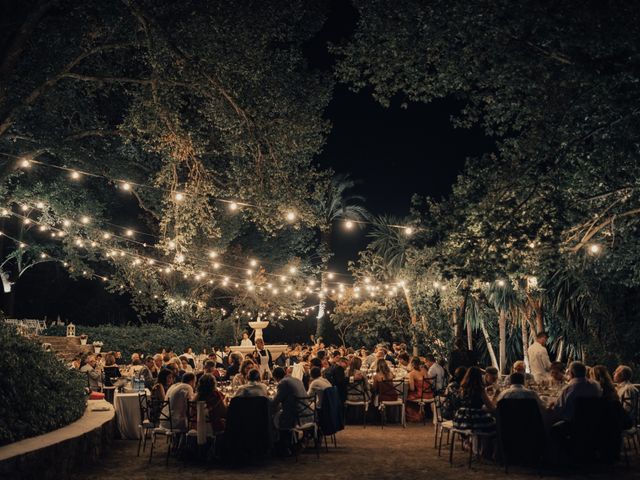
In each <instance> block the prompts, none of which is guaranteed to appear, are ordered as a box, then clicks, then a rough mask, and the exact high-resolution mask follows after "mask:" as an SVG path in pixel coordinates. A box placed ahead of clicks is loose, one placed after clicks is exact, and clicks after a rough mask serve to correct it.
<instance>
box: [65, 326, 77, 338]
mask: <svg viewBox="0 0 640 480" xmlns="http://www.w3.org/2000/svg"><path fill="white" fill-rule="evenodd" d="M75 336H76V326H75V325H74V324H73V323H70V324H69V325H67V337H75Z"/></svg>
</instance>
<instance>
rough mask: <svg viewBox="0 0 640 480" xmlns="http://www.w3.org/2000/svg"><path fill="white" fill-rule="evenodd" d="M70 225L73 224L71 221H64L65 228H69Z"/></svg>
mask: <svg viewBox="0 0 640 480" xmlns="http://www.w3.org/2000/svg"><path fill="white" fill-rule="evenodd" d="M69 225H71V222H70V221H69V220H63V221H62V226H63V227H68V226H69Z"/></svg>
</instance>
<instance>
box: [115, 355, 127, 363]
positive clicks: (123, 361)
mask: <svg viewBox="0 0 640 480" xmlns="http://www.w3.org/2000/svg"><path fill="white" fill-rule="evenodd" d="M114 357H116V365H125V364H126V363H127V362H126V361H125V359H124V357H123V356H122V352H116V353H114Z"/></svg>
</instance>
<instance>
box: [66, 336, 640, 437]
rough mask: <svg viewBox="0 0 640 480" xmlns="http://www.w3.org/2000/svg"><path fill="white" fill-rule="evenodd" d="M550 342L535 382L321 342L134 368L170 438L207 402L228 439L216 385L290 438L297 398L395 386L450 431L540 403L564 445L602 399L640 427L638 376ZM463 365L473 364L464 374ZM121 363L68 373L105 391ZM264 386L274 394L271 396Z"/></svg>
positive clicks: (80, 364)
mask: <svg viewBox="0 0 640 480" xmlns="http://www.w3.org/2000/svg"><path fill="white" fill-rule="evenodd" d="M546 340H547V334H546V333H544V332H542V333H540V334H539V335H538V336H537V338H536V341H535V342H534V343H533V344H532V346H531V347H530V348H529V350H528V352H527V353H528V360H529V372H527V365H526V364H525V362H524V361H516V362H515V363H514V364H513V366H512V372H511V374H510V375H509V376H508V377H505V376H503V375H500V374H499V372H498V370H497V368H495V367H493V366H491V367H486V368H484V369H483V368H480V367H479V366H478V365H475V364H473V359H472V358H471V357H464V356H457V357H456V358H457V360H459V361H458V362H457V364H456V362H454V361H453V360H454V358H453V357H451V358H450V362H449V364H448V365H447V364H446V363H445V362H444V361H440V362H438V361H437V360H436V358H435V357H434V356H433V355H426V356H424V357H420V356H412V355H410V354H409V353H408V351H407V347H406V345H405V344H403V343H393V344H392V345H391V346H387V345H384V344H381V345H378V346H376V347H375V348H374V349H372V350H367V349H364V348H362V349H358V350H355V349H352V348H346V347H332V346H325V345H324V344H323V343H322V342H318V343H316V344H314V345H293V346H292V347H290V348H289V349H288V350H287V351H286V352H285V353H283V354H281V355H279V356H274V355H272V353H271V352H270V351H269V350H268V348H266V347H265V345H264V342H263V341H262V339H258V340H257V341H256V345H255V346H254V349H253V350H252V351H251V352H249V353H247V354H244V355H243V354H241V353H239V352H233V351H231V350H230V349H229V348H228V347H225V348H222V349H219V350H214V351H212V352H210V353H207V352H203V353H202V354H200V355H195V354H194V353H193V351H191V349H187V350H186V351H185V352H183V353H182V354H176V353H174V352H172V351H163V352H161V353H157V354H154V355H142V354H138V353H136V354H133V356H132V358H131V367H129V368H131V369H132V371H133V374H134V375H136V376H137V377H138V378H140V379H141V380H142V381H143V382H144V385H145V386H146V388H148V389H149V390H150V392H151V395H152V397H153V398H155V399H158V400H169V401H170V402H171V405H172V413H173V417H174V418H173V423H174V426H173V427H174V428H185V429H186V428H190V427H191V428H193V426H190V425H188V415H187V412H186V405H187V400H202V401H204V402H205V404H206V407H207V409H208V412H209V419H210V422H211V427H212V429H213V431H215V432H222V431H224V428H225V418H226V414H227V406H228V404H229V401H230V398H229V397H230V395H229V394H227V395H225V393H223V391H221V389H220V388H219V382H224V385H230V386H231V387H232V388H231V389H230V391H232V392H233V396H238V397H243V396H263V397H267V398H269V397H272V398H270V404H271V406H272V409H273V412H274V422H275V426H276V427H277V428H278V429H281V430H286V429H290V428H292V427H293V425H294V423H295V422H296V406H295V399H296V398H297V397H304V396H313V397H315V398H316V406H317V407H318V408H322V397H323V392H324V391H325V390H326V389H328V388H330V387H334V386H335V387H336V390H337V392H338V396H339V399H340V402H342V404H343V405H345V404H349V402H360V401H363V402H371V401H372V400H373V399H374V398H375V399H376V400H377V401H378V402H384V401H394V400H397V399H398V398H399V395H403V393H402V392H401V391H400V392H399V391H398V389H397V388H395V385H396V383H397V382H395V383H394V381H397V380H403V383H404V384H405V385H406V391H405V393H404V394H405V398H406V418H407V420H408V421H414V422H419V421H424V420H425V418H424V416H425V415H427V416H430V415H434V421H435V419H436V418H435V413H436V412H435V410H433V411H432V410H431V409H428V408H427V409H425V408H423V407H424V403H423V404H421V402H424V401H427V402H428V403H431V401H432V400H433V399H434V397H436V396H437V397H438V398H439V399H440V400H441V414H442V416H443V417H444V418H445V419H451V420H453V422H454V426H456V427H458V428H463V429H471V430H474V431H491V430H493V429H495V423H496V422H495V416H494V412H495V410H496V408H497V405H498V404H499V402H500V401H501V400H502V399H534V400H535V401H536V402H537V404H538V405H539V409H540V412H541V414H542V415H543V416H544V418H545V420H546V421H547V424H548V426H549V428H550V429H553V430H555V431H556V432H560V434H559V435H561V434H562V432H563V431H565V429H566V425H567V424H570V422H572V421H573V419H574V409H575V403H576V399H579V398H588V397H602V398H605V399H606V400H607V401H609V402H611V403H612V404H614V405H618V406H619V411H620V422H621V425H622V426H623V428H628V427H630V426H631V425H632V424H633V425H635V422H636V419H635V415H636V411H637V408H636V405H637V402H638V396H639V393H638V390H637V389H636V388H635V387H634V385H633V384H632V383H631V379H632V376H633V375H632V374H633V372H632V371H631V369H630V368H629V367H627V366H624V365H621V366H619V367H618V368H617V369H616V370H615V372H614V373H613V377H612V376H611V375H610V374H609V372H608V371H607V369H606V368H605V367H604V366H601V365H596V366H594V367H592V368H591V367H587V366H585V365H584V364H583V363H581V362H572V363H570V364H569V365H568V366H567V367H566V368H565V366H564V365H563V364H562V363H560V362H552V361H550V359H549V355H548V352H547V350H546V347H545V343H546ZM243 341H244V342H245V345H243V346H249V345H250V343H251V340H250V339H248V336H246V338H244V339H243ZM251 346H253V345H251ZM461 359H462V360H461ZM460 360H461V361H460ZM462 361H467V362H468V363H469V364H468V365H461V364H460V363H461V362H462ZM123 363H125V362H124V360H123V359H122V356H121V355H118V353H117V352H115V353H108V354H106V355H104V357H102V358H97V357H96V356H94V355H89V356H88V357H87V358H85V359H83V360H82V361H80V360H79V359H77V360H76V361H74V362H73V365H72V366H73V367H74V368H79V369H80V370H81V371H83V372H85V373H86V374H87V377H88V381H89V385H90V387H91V388H99V387H100V386H101V385H102V384H104V385H105V386H108V385H110V384H111V382H113V379H117V377H119V376H120V367H121V365H122V364H123ZM447 367H448V368H447ZM452 369H453V370H452ZM268 385H271V387H272V388H274V392H272V393H273V394H272V395H271V396H270V391H269V388H268ZM356 386H357V388H355V387H356ZM538 387H544V388H545V389H547V390H551V391H555V392H556V394H557V395H555V396H554V400H553V401H549V399H548V398H547V399H545V400H546V401H543V399H542V398H541V397H540V394H539V391H540V388H538Z"/></svg>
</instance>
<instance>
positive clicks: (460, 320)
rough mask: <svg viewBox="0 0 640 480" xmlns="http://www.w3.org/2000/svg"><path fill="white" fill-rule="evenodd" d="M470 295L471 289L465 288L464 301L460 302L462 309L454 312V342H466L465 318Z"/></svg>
mask: <svg viewBox="0 0 640 480" xmlns="http://www.w3.org/2000/svg"><path fill="white" fill-rule="evenodd" d="M468 296H469V289H468V288H465V289H464V293H463V295H462V302H461V303H460V307H459V308H460V311H459V312H457V313H456V312H454V318H453V320H454V330H453V344H454V345H461V344H462V343H463V342H464V319H465V316H466V312H467V298H468Z"/></svg>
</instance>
